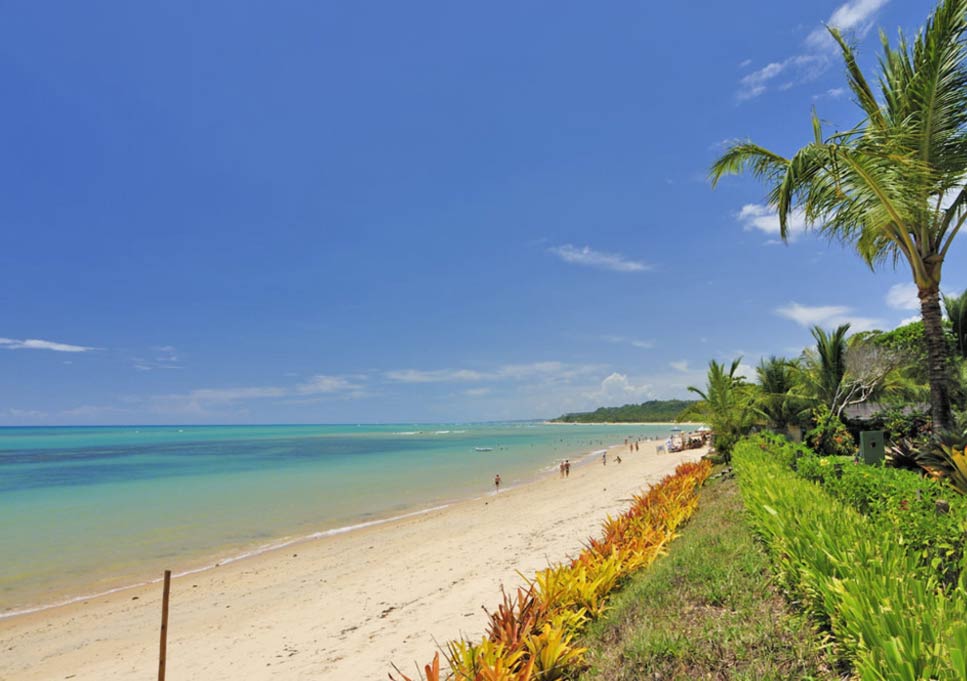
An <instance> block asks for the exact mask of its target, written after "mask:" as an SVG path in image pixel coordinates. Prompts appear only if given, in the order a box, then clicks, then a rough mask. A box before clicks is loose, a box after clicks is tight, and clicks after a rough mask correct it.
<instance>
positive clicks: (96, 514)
mask: <svg viewBox="0 0 967 681" xmlns="http://www.w3.org/2000/svg"><path fill="white" fill-rule="evenodd" d="M670 427H671V426H667V425H662V426H637V425H636V426H631V425H620V426H617V425H616V426H583V425H581V426H579V425H567V426H562V425H545V424H541V423H532V422H526V423H519V422H515V423H492V424H446V425H442V424H432V425H427V424H405V425H400V424H394V425H365V426H350V425H341V426H335V425H326V426H307V425H284V426H140V427H138V426H132V427H84V428H0V519H2V520H0V617H3V616H10V615H12V614H15V613H18V612H23V611H29V610H31V609H35V608H38V607H43V606H45V605H51V604H55V603H59V602H65V601H68V600H71V599H73V598H79V597H83V596H88V595H91V594H95V593H101V592H104V591H108V590H111V589H115V588H120V587H123V586H126V585H130V584H133V583H139V582H143V581H147V580H150V579H154V578H157V576H158V575H160V574H161V572H162V571H163V570H164V569H166V568H171V569H173V570H175V571H187V570H191V569H199V568H203V567H206V566H210V565H212V564H214V563H215V562H225V561H228V560H233V559H235V558H238V557H240V556H243V555H247V554H251V553H252V552H256V551H261V550H266V549H267V548H269V547H272V546H277V545H279V544H280V543H285V542H287V541H293V540H297V539H299V538H303V537H307V536H312V535H318V534H326V533H334V532H340V531H349V530H351V529H352V528H353V527H354V526H358V525H360V524H364V523H371V522H379V521H381V520H385V519H388V518H393V517H398V516H400V515H404V514H407V513H414V512H419V511H421V510H425V509H429V508H434V507H438V506H442V505H446V504H448V503H451V502H453V501H455V500H458V499H462V498H467V497H473V496H479V495H482V494H489V493H491V492H492V486H493V477H494V475H495V474H496V473H500V474H501V477H502V478H503V480H504V485H505V486H509V485H513V484H519V483H521V482H525V481H528V480H531V479H534V478H536V477H538V476H540V475H541V474H542V473H546V472H548V471H553V470H555V469H556V465H557V462H558V461H559V460H560V459H562V458H564V457H570V458H571V459H572V460H575V459H579V458H581V457H582V456H583V455H586V454H589V453H590V452H593V451H596V450H598V449H601V448H604V447H605V446H608V445H611V444H617V443H620V442H623V441H624V438H626V437H656V436H658V437H664V436H666V435H667V434H668V432H669V430H670ZM477 448H482V449H489V450H490V451H477Z"/></svg>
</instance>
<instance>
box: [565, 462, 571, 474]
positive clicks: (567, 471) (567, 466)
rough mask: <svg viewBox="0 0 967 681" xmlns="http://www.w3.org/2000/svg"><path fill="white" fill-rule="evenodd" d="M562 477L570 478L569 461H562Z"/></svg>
mask: <svg viewBox="0 0 967 681" xmlns="http://www.w3.org/2000/svg"><path fill="white" fill-rule="evenodd" d="M564 477H565V478H569V477H571V460H570V459H564Z"/></svg>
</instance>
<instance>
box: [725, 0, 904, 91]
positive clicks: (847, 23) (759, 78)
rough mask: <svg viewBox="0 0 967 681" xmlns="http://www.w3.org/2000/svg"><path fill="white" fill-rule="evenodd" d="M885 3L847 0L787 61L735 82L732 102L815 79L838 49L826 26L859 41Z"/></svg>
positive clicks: (758, 70)
mask: <svg viewBox="0 0 967 681" xmlns="http://www.w3.org/2000/svg"><path fill="white" fill-rule="evenodd" d="M887 1H888V0H848V2H845V3H843V4H841V5H839V6H838V7H837V8H836V9H835V10H833V13H832V14H831V15H830V16H829V18H828V19H827V20H826V22H825V26H817V27H816V28H815V29H814V30H812V31H811V32H810V33H809V35H807V36H806V39H805V41H804V44H803V47H804V49H803V50H802V51H801V52H799V53H798V54H795V55H793V56H791V57H787V58H785V59H781V60H778V61H773V62H770V63H769V64H766V65H765V66H763V67H761V68H759V69H757V70H755V71H753V72H751V73H749V74H746V75H745V76H743V77H742V78H741V79H740V80H739V90H738V92H737V93H736V99H738V100H739V101H747V100H750V99H754V98H756V97H758V96H759V95H762V94H763V93H765V92H766V91H767V90H768V89H769V88H770V87H773V85H774V84H775V83H776V82H778V83H779V88H778V89H780V90H787V89H789V88H791V87H793V86H795V85H799V84H801V83H807V82H810V81H814V80H816V79H817V78H819V77H820V76H821V75H822V74H823V73H825V72H826V70H827V69H829V67H830V64H832V63H833V57H834V56H835V55H836V51H837V50H838V49H839V48H838V46H837V45H836V42H835V41H834V40H833V39H832V37H831V36H830V35H829V31H828V30H827V29H826V26H831V27H834V28H838V29H839V30H840V31H843V32H844V33H847V32H848V33H852V34H853V35H854V36H856V37H857V38H859V39H862V38H864V37H865V36H866V34H867V33H869V31H870V29H871V28H872V27H873V23H874V21H875V18H876V13H877V12H878V11H879V10H880V9H881V8H882V7H883V6H884V5H885V4H886V3H887ZM833 92H834V91H833V90H830V91H828V92H827V94H828V95H830V96H839V94H842V93H837V94H836V95H833V94H832V93H833Z"/></svg>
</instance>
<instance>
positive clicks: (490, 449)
mask: <svg viewBox="0 0 967 681" xmlns="http://www.w3.org/2000/svg"><path fill="white" fill-rule="evenodd" d="M473 451H475V452H492V451H494V448H493V447H474V448H473Z"/></svg>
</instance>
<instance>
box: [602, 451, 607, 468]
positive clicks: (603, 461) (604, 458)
mask: <svg viewBox="0 0 967 681" xmlns="http://www.w3.org/2000/svg"><path fill="white" fill-rule="evenodd" d="M601 465H602V466H607V465H608V453H607V452H605V453H604V454H602V455H601Z"/></svg>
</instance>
